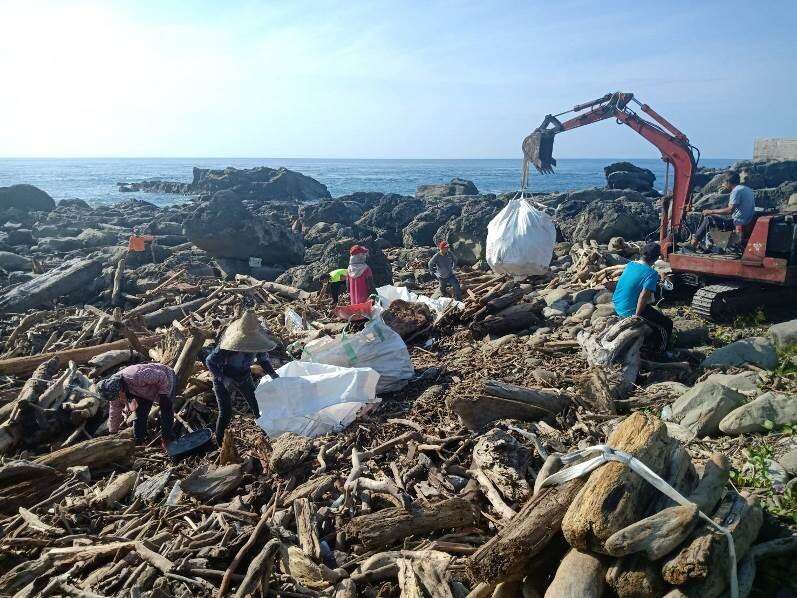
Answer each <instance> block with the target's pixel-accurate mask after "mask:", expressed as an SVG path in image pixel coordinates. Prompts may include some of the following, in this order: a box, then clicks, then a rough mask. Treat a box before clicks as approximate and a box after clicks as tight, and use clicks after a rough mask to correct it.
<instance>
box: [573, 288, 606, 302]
mask: <svg viewBox="0 0 797 598" xmlns="http://www.w3.org/2000/svg"><path fill="white" fill-rule="evenodd" d="M599 292H600V291H599V290H598V289H581V290H580V291H576V292H575V293H573V303H585V302H589V303H592V301H593V300H594V299H595V296H596V295H597V294H598V293H599Z"/></svg>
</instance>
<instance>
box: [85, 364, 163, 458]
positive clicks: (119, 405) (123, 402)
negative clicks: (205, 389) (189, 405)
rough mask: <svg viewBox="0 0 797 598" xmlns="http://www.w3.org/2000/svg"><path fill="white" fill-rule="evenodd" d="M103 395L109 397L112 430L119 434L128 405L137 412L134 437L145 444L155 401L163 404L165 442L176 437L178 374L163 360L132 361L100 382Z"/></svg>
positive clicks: (161, 422)
mask: <svg viewBox="0 0 797 598" xmlns="http://www.w3.org/2000/svg"><path fill="white" fill-rule="evenodd" d="M97 390H98V391H99V393H100V396H101V397H102V398H104V399H105V400H107V401H108V431H109V432H110V433H111V434H116V433H117V432H118V431H119V427H120V426H121V424H122V421H123V420H124V413H123V410H124V408H125V406H127V407H128V409H129V410H130V411H133V412H135V414H136V421H135V423H134V424H133V437H134V438H135V441H136V444H143V443H144V440H145V438H146V436H147V417H148V416H149V412H150V409H152V405H153V403H155V402H157V403H158V405H160V414H159V418H160V426H161V445H162V446H163V448H164V449H165V448H166V445H167V444H168V443H170V442H171V441H172V440H174V432H173V429H174V396H175V393H176V392H177V376H176V375H175V373H174V370H173V369H172V368H170V367H169V366H166V365H163V364H161V363H140V364H136V365H129V366H127V367H126V368H123V369H121V370H119V371H118V372H117V373H116V374H114V375H113V376H110V377H108V378H105V379H104V380H100V382H99V383H98V384H97Z"/></svg>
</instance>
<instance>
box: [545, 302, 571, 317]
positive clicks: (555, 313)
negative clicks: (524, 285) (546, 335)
mask: <svg viewBox="0 0 797 598" xmlns="http://www.w3.org/2000/svg"><path fill="white" fill-rule="evenodd" d="M542 315H543V317H544V318H546V319H550V318H564V317H565V316H566V315H567V313H566V312H565V309H561V308H558V307H557V304H554V305H552V306H550V307H543V308H542Z"/></svg>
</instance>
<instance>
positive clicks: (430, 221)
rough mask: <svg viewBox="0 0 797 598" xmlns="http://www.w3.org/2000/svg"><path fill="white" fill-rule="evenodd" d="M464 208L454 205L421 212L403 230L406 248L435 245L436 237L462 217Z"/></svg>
mask: <svg viewBox="0 0 797 598" xmlns="http://www.w3.org/2000/svg"><path fill="white" fill-rule="evenodd" d="M461 211H462V206H460V205H458V204H454V203H447V204H443V205H436V206H433V207H432V208H430V209H428V210H426V211H424V212H421V213H420V214H418V215H417V216H415V218H413V220H412V222H410V223H409V224H408V225H407V226H405V227H404V228H403V230H402V241H403V244H404V247H408V248H409V247H420V246H423V245H432V244H434V235H435V233H437V231H438V230H439V229H440V227H441V226H443V225H444V224H445V223H446V222H448V221H449V220H451V219H452V218H456V217H457V216H459V215H460V212H461Z"/></svg>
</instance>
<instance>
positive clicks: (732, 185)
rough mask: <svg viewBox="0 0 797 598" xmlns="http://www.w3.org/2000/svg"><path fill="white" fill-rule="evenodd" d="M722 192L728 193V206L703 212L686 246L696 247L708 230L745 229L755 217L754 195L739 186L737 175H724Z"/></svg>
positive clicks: (736, 173) (735, 173)
mask: <svg viewBox="0 0 797 598" xmlns="http://www.w3.org/2000/svg"><path fill="white" fill-rule="evenodd" d="M722 191H723V192H724V193H730V194H731V197H730V199H729V200H728V205H727V206H725V207H724V208H718V209H714V210H703V220H702V221H701V222H700V226H698V227H697V230H696V231H695V234H694V236H693V237H692V238H690V239H689V241H688V244H689V245H691V246H692V247H696V246H697V245H699V244H700V243H702V242H703V239H705V238H706V233H708V229H709V228H718V229H720V230H724V231H732V230H734V229H735V228H737V227H742V228H743V227H745V226H747V225H748V224H750V223H751V222H752V221H753V217H754V216H755V194H754V193H753V190H752V189H750V187H747V186H745V185H740V184H739V173H738V172H735V171H733V170H732V171H730V172H728V173H726V174H725V178H724V179H723V182H722Z"/></svg>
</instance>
